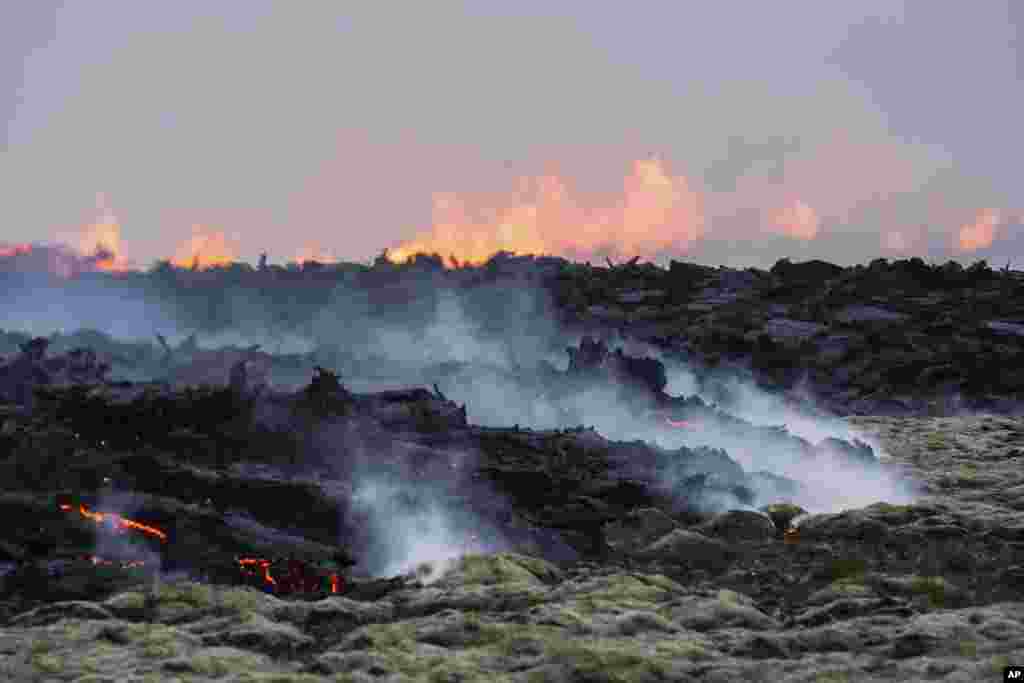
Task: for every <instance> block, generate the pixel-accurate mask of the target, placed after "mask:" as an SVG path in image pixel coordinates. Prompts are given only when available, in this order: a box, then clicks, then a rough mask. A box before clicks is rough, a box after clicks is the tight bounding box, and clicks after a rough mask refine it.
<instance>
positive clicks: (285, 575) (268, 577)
mask: <svg viewBox="0 0 1024 683" xmlns="http://www.w3.org/2000/svg"><path fill="white" fill-rule="evenodd" d="M236 560H237V562H238V566H239V568H240V569H241V570H242V571H243V572H245V573H247V574H249V575H250V576H255V577H258V578H259V579H261V580H262V581H263V584H264V586H265V587H266V588H268V589H270V590H273V591H275V592H280V593H314V592H317V591H319V590H321V589H324V588H326V590H327V591H329V592H331V593H337V592H338V591H339V590H340V587H341V585H342V580H341V578H340V577H339V576H338V575H337V574H336V573H333V572H332V573H330V574H328V575H327V576H326V577H323V578H321V577H320V576H318V574H317V573H316V572H315V571H314V570H312V569H311V568H310V567H309V565H308V564H307V563H305V562H303V561H301V560H297V559H294V558H291V559H289V560H287V563H286V564H287V567H286V569H285V571H284V572H282V573H280V574H279V575H278V576H277V577H275V576H274V572H273V567H274V565H275V564H277V563H275V562H273V561H271V560H267V559H264V558H260V557H240V558H236ZM325 582H326V586H325V585H324V583H325Z"/></svg>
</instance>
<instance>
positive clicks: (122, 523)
mask: <svg viewBox="0 0 1024 683" xmlns="http://www.w3.org/2000/svg"><path fill="white" fill-rule="evenodd" d="M60 509H61V510H63V511H65V512H70V511H71V510H72V509H73V507H72V506H71V505H69V504H67V503H62V504H61V505H60ZM78 511H79V513H80V514H81V515H82V516H83V517H85V518H86V519H90V520H92V521H94V522H96V523H97V524H107V525H108V526H109V527H110V528H112V529H113V530H114V531H115V532H118V533H121V532H124V531H128V530H132V531H140V532H142V533H143V534H146V535H147V536H151V537H153V538H158V539H160V540H161V541H162V542H164V543H166V542H167V534H165V533H164V532H163V531H161V530H160V529H157V528H156V527H153V526H149V525H147V524H142V523H140V522H136V521H135V520H132V519H127V518H126V517H122V516H121V515H118V514H115V513H113V512H92V511H91V510H89V509H88V508H87V507H86V506H85V504H84V503H83V504H79V506H78Z"/></svg>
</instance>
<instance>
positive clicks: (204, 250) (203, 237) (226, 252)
mask: <svg viewBox="0 0 1024 683" xmlns="http://www.w3.org/2000/svg"><path fill="white" fill-rule="evenodd" d="M236 258H237V257H236V252H235V249H234V247H233V246H232V245H231V244H230V243H229V242H228V239H227V237H226V236H225V234H224V233H223V232H221V231H219V230H218V231H210V230H207V229H206V228H204V227H203V226H201V225H194V226H192V236H191V237H189V238H188V239H187V240H185V241H184V242H182V243H181V244H180V245H179V246H178V248H177V249H176V250H175V252H174V258H172V259H171V263H173V264H174V265H175V266H178V267H179V268H197V269H206V268H214V267H217V266H227V265H231V263H233V262H234V261H235V260H236Z"/></svg>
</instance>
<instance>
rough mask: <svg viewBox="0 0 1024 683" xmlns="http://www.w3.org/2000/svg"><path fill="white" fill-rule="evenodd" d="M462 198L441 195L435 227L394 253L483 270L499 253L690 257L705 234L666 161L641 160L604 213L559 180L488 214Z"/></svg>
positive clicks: (530, 188) (534, 184)
mask: <svg viewBox="0 0 1024 683" xmlns="http://www.w3.org/2000/svg"><path fill="white" fill-rule="evenodd" d="M477 204H479V202H473V201H472V200H471V199H468V198H464V197H461V196H458V195H435V197H434V208H433V214H434V215H433V225H432V226H431V228H430V229H429V230H427V231H425V232H424V233H423V234H421V235H419V236H418V237H416V238H415V239H413V240H411V241H409V242H405V243H403V244H401V245H399V246H398V247H397V248H395V249H393V250H391V251H390V252H389V258H390V259H391V260H392V261H395V262H403V261H406V260H408V259H410V258H411V257H413V256H414V255H415V254H417V253H426V254H439V255H440V256H442V257H443V258H445V259H447V261H448V262H449V263H450V264H452V265H457V264H459V263H462V264H470V265H479V264H481V263H484V262H486V261H487V259H489V258H490V257H491V256H493V255H494V254H496V253H497V252H499V251H507V252H511V253H513V254H559V255H569V256H573V255H575V256H578V257H581V256H584V255H589V254H605V255H608V256H614V257H625V256H635V255H640V256H646V257H651V258H652V257H654V256H655V255H656V254H658V253H660V252H663V251H665V250H669V249H671V250H672V251H673V252H674V253H681V252H685V251H686V250H687V248H688V247H689V246H690V245H691V244H692V243H693V242H695V241H696V240H698V239H700V237H701V236H702V235H703V232H704V213H703V206H702V200H701V196H700V195H699V194H698V193H697V192H696V191H695V190H693V189H692V188H691V187H690V183H689V181H688V180H687V179H686V178H685V177H682V176H672V175H670V174H669V172H668V170H667V169H666V165H665V164H664V163H663V162H662V161H661V160H659V159H656V158H651V159H644V160H640V161H636V162H634V164H633V169H632V173H631V174H630V175H628V176H627V177H626V178H625V180H624V182H623V193H622V195H621V196H620V197H618V198H615V199H613V200H612V201H610V202H607V203H606V206H605V207H603V208H597V209H585V208H583V207H582V206H581V205H580V203H579V202H577V201H574V199H573V197H572V196H571V194H570V192H569V188H568V186H567V185H566V183H565V181H564V180H563V179H562V178H561V177H560V176H558V175H553V174H549V175H545V176H542V177H539V178H524V179H522V180H521V181H520V188H519V192H518V193H516V194H514V195H512V196H510V197H508V198H507V199H506V200H505V201H503V202H500V203H499V204H500V205H499V206H497V207H491V208H488V209H484V208H483V207H480V206H478V205H477Z"/></svg>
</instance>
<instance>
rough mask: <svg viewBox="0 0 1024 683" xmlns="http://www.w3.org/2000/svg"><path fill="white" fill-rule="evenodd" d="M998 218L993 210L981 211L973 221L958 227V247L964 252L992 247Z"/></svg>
mask: <svg viewBox="0 0 1024 683" xmlns="http://www.w3.org/2000/svg"><path fill="white" fill-rule="evenodd" d="M999 223H1000V216H999V212H998V211H996V210H995V209H983V210H981V211H979V212H978V215H977V216H976V217H975V219H974V221H973V222H971V223H967V224H966V225H963V226H961V227H960V234H959V245H960V248H961V249H962V250H964V251H974V250H975V249H984V248H985V247H990V246H992V242H993V240H995V235H996V228H997V227H998V226H999Z"/></svg>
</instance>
